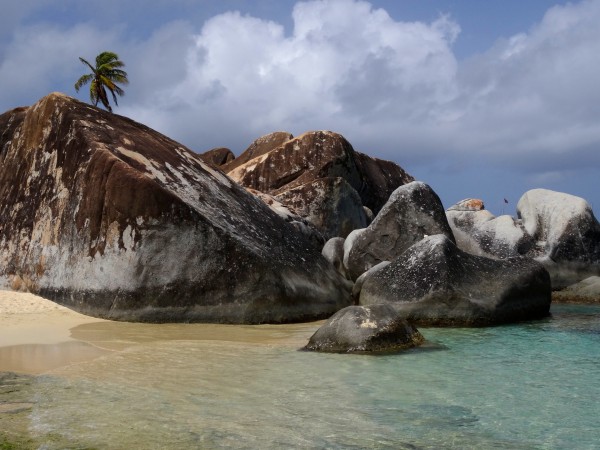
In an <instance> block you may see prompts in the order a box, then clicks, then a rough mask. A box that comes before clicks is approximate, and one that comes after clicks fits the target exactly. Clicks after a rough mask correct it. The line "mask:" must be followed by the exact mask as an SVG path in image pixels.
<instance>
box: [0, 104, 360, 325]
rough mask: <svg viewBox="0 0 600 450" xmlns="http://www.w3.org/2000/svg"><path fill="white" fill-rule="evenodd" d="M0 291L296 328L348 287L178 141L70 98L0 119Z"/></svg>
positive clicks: (104, 311) (258, 204) (337, 303)
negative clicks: (292, 324)
mask: <svg viewBox="0 0 600 450" xmlns="http://www.w3.org/2000/svg"><path fill="white" fill-rule="evenodd" d="M0 129H1V130H2V134H1V135H0V162H1V166H0V167H1V171H0V217H2V221H1V222H0V285H1V286H3V287H12V288H20V289H28V290H29V291H31V292H33V293H36V294H40V295H42V296H44V297H46V298H50V299H53V300H55V301H57V302H59V303H62V304H65V305H67V306H70V307H72V308H74V309H76V310H79V311H81V312H84V313H86V314H90V315H94V316H100V317H106V318H111V319H120V320H132V321H154V322H164V321H212V322H231V323H259V322H289V321H300V320H309V319H316V318H323V317H327V316H329V315H331V314H332V313H334V312H335V311H337V310H338V309H340V308H342V307H344V306H346V305H347V304H348V302H349V290H348V287H347V285H346V282H345V280H343V278H342V277H341V276H340V275H339V274H338V273H337V271H336V270H335V268H333V267H332V266H331V265H330V264H329V263H327V261H325V260H324V259H323V258H322V256H321V255H320V253H319V252H318V251H317V250H314V248H313V246H312V245H311V244H310V242H309V240H308V239H307V238H306V237H305V236H304V235H303V234H302V233H299V232H297V230H296V229H295V228H294V227H293V226H292V225H291V224H290V223H288V222H286V221H285V220H284V219H282V218H280V217H279V215H278V214H276V213H275V212H274V211H272V210H271V209H270V208H268V207H267V206H266V205H265V203H264V202H262V201H260V200H259V199H258V198H256V197H254V196H253V195H251V194H249V193H248V192H246V191H245V189H243V188H242V187H240V186H239V185H238V184H237V183H235V182H233V181H232V180H230V179H229V178H228V177H227V176H225V175H224V174H223V173H222V172H221V171H219V170H216V169H213V168H211V166H210V165H208V164H206V163H205V162H203V161H202V159H201V158H200V157H199V156H198V155H196V154H195V153H193V152H191V151H190V150H188V149H187V148H185V147H183V146H181V145H180V144H178V143H176V142H174V141H172V140H171V139H169V138H167V137H165V136H163V135H161V134H159V133H157V132H155V131H153V130H151V129H149V128H147V127H145V126H143V125H140V124H138V123H136V122H134V121H132V120H129V119H126V118H124V117H121V116H117V115H112V114H109V113H106V112H103V111H101V110H99V109H97V108H94V107H91V106H89V105H87V104H84V103H81V102H78V101H76V100H74V99H72V98H70V97H67V96H65V95H62V94H56V93H55V94H51V95H49V96H47V97H45V98H43V99H42V100H40V101H39V102H38V103H36V104H35V105H33V106H31V107H30V108H20V109H16V110H13V111H9V112H7V113H5V114H3V115H1V116H0Z"/></svg>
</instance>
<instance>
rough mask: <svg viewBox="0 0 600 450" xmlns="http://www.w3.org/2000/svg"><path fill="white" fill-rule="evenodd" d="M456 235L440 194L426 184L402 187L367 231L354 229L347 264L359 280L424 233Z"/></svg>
mask: <svg viewBox="0 0 600 450" xmlns="http://www.w3.org/2000/svg"><path fill="white" fill-rule="evenodd" d="M434 234H444V235H446V236H447V237H448V239H450V240H451V241H454V236H453V235H452V231H451V229H450V226H449V225H448V221H447V219H446V215H445V213H444V207H443V206H442V202H441V201H440V199H439V197H438V196H437V194H436V193H435V192H434V191H433V190H432V189H431V188H430V187H429V186H428V185H426V184H425V183H422V182H420V181H413V182H411V183H408V184H406V185H404V186H401V187H399V188H398V189H396V190H395V191H394V193H393V194H392V195H391V196H390V198H389V200H388V202H387V203H386V204H385V206H384V207H383V208H382V210H381V211H380V213H379V214H378V215H377V217H375V219H374V220H373V223H371V225H369V226H368V227H367V228H365V229H364V230H354V231H353V232H352V233H351V234H350V235H349V236H348V238H347V239H346V242H345V244H344V265H345V266H346V269H347V271H348V273H349V274H350V277H351V278H352V279H353V280H355V279H357V278H358V277H359V276H360V275H361V274H363V273H364V272H366V271H367V270H369V269H370V268H371V267H373V266H375V265H377V264H379V263H380V262H382V261H393V260H394V259H396V258H397V257H398V256H400V255H401V254H402V253H403V252H404V251H405V250H406V249H408V248H409V247H410V246H411V245H413V244H414V243H416V242H419V241H420V240H421V239H423V237H424V236H427V235H434Z"/></svg>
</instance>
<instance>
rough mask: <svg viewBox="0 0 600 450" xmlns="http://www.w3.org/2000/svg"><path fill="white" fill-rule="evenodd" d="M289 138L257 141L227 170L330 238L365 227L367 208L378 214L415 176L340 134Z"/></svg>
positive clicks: (319, 132)
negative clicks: (360, 149)
mask: <svg viewBox="0 0 600 450" xmlns="http://www.w3.org/2000/svg"><path fill="white" fill-rule="evenodd" d="M269 136H271V135H269ZM284 137H285V135H284V134H277V136H276V138H275V137H268V136H267V137H265V138H261V139H262V140H265V141H266V142H267V143H266V144H265V143H262V144H260V145H259V144H253V145H252V146H251V147H250V148H249V149H248V150H246V152H244V153H243V154H242V155H240V156H239V157H238V158H237V159H235V160H234V161H233V162H232V163H230V164H229V165H226V166H224V167H223V169H224V170H225V171H226V172H227V174H228V175H229V176H230V177H232V178H233V179H234V180H236V181H237V182H238V183H240V184H241V185H242V186H245V187H248V188H252V189H256V190H258V191H261V192H264V193H267V194H270V195H272V196H274V197H275V198H276V199H277V200H279V201H281V203H283V204H284V205H286V206H287V205H290V207H292V208H293V209H294V210H296V211H297V212H298V213H299V214H300V215H302V216H303V217H305V218H306V219H307V220H309V221H311V223H313V224H314V225H315V226H317V227H318V228H319V230H320V231H321V232H322V233H323V234H324V235H325V237H326V238H331V237H335V236H341V237H345V236H346V235H347V234H348V233H349V232H350V231H351V230H352V229H354V228H357V227H361V226H365V225H366V224H367V215H366V211H365V210H364V208H363V207H364V206H366V207H367V208H369V210H371V211H373V212H374V213H375V214H377V213H378V212H379V210H380V209H381V207H382V205H383V204H384V203H385V202H386V201H387V199H388V197H389V196H390V194H391V193H392V192H393V191H394V189H396V188H397V187H398V186H401V185H402V184H405V183H407V182H410V181H412V180H413V178H412V177H411V176H410V175H408V174H407V173H406V172H405V171H404V170H402V168H400V167H399V166H398V165H396V164H394V163H392V162H389V161H382V160H379V159H375V158H371V157H369V156H366V155H362V154H360V153H358V152H356V151H354V149H353V148H352V145H350V143H349V142H348V141H347V140H346V139H344V137H343V136H341V135H339V134H337V133H332V132H330V131H313V132H308V133H305V134H303V135H301V136H298V137H296V138H293V139H288V140H286V141H285V142H282V143H280V140H281V139H283V138H284ZM267 138H268V139H267ZM257 142H258V141H257ZM277 143H279V145H277V146H275V144H277Z"/></svg>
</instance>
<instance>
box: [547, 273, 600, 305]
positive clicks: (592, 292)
mask: <svg viewBox="0 0 600 450" xmlns="http://www.w3.org/2000/svg"><path fill="white" fill-rule="evenodd" d="M552 301H553V302H560V303H598V304H600V277H598V276H593V277H589V278H586V279H585V280H582V281H580V282H579V283H575V284H572V285H571V286H567V287H566V288H565V289H562V290H560V291H556V292H553V293H552Z"/></svg>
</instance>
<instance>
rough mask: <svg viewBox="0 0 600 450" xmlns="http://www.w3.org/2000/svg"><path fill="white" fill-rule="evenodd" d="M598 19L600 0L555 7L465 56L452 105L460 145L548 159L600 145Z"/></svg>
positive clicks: (502, 155) (493, 154)
mask: <svg viewBox="0 0 600 450" xmlns="http://www.w3.org/2000/svg"><path fill="white" fill-rule="evenodd" d="M598 23H600V2H598V1H591V0H589V1H583V2H581V3H579V4H575V5H574V4H568V5H566V6H556V7H554V8H551V9H550V10H549V11H548V12H547V13H546V15H545V16H544V18H543V19H542V21H541V22H540V23H539V24H538V25H537V26H535V27H534V28H532V29H531V31H530V32H529V33H522V34H519V35H516V36H513V37H512V38H510V39H508V40H506V41H500V42H498V43H497V44H496V45H495V46H494V48H492V49H490V50H489V51H488V52H487V53H485V54H484V55H482V56H479V57H476V58H474V59H472V60H471V61H467V62H466V63H465V64H464V65H463V66H462V67H461V70H460V73H459V85H460V86H461V95H460V96H459V97H457V100H456V101H455V102H454V105H453V107H454V108H455V109H456V111H457V117H458V119H457V120H456V121H455V123H454V124H453V125H454V126H455V127H456V129H455V139H456V142H457V144H459V145H460V146H462V147H463V150H464V151H465V152H468V153H472V152H474V151H475V148H476V147H479V151H481V152H483V153H484V154H486V156H490V157H495V158H498V159H501V158H505V159H506V158H507V157H508V156H510V158H516V160H517V161H518V160H524V161H529V162H530V163H535V161H536V160H537V161H538V162H539V163H540V164H542V165H545V164H549V163H550V164H551V163H552V161H553V160H554V161H556V162H557V163H558V164H562V157H564V156H569V155H570V157H572V158H576V157H577V155H578V154H580V155H583V154H584V153H585V154H587V153H589V152H588V149H589V147H590V146H596V147H598V145H599V144H600V120H599V119H600V90H598V89H597V87H596V86H597V83H598V73H600V59H599V58H598V55H599V54H600V27H598ZM596 158H597V157H596ZM596 161H598V159H596ZM514 162H515V161H514V160H513V161H512V163H514Z"/></svg>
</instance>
